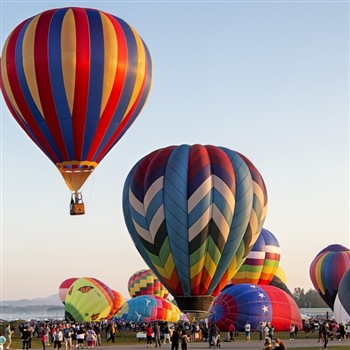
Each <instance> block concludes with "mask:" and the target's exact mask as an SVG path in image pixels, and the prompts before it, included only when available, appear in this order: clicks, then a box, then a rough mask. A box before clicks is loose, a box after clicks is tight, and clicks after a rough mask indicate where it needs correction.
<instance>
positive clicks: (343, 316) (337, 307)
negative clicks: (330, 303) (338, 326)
mask: <svg viewBox="0 0 350 350" xmlns="http://www.w3.org/2000/svg"><path fill="white" fill-rule="evenodd" d="M348 294H349V290H348ZM333 311H334V319H335V320H336V321H337V322H338V323H339V322H348V321H349V320H350V315H349V313H348V312H347V311H346V310H345V308H344V306H343V304H342V302H341V301H340V299H339V293H338V294H337V296H336V297H335V300H334V310H333Z"/></svg>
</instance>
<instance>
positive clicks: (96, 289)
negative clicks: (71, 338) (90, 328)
mask: <svg viewBox="0 0 350 350" xmlns="http://www.w3.org/2000/svg"><path fill="white" fill-rule="evenodd" d="M114 300H115V296H114V294H113V291H112V290H111V289H110V288H109V287H108V286H107V285H106V284H104V283H103V282H101V281H99V280H97V279H96V278H89V277H83V278H78V279H77V280H76V281H75V282H73V284H72V285H71V287H70V289H69V291H68V293H67V295H66V304H65V308H64V311H65V318H66V319H67V320H69V321H71V322H90V321H100V320H103V319H107V318H109V317H110V313H111V311H112V308H113V304H114Z"/></svg>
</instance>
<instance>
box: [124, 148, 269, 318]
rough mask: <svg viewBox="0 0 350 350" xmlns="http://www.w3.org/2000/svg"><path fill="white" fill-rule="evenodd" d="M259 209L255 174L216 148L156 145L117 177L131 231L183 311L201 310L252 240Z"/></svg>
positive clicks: (260, 189)
mask: <svg viewBox="0 0 350 350" xmlns="http://www.w3.org/2000/svg"><path fill="white" fill-rule="evenodd" d="M266 210H267V193H266V188H265V184H264V181H263V179H262V177H261V175H260V174H259V172H258V171H257V169H256V168H255V167H254V165H253V164H252V163H251V162H250V161H249V160H248V159H247V158H246V157H245V156H243V155H242V154H240V153H238V152H235V151H232V150H229V149H227V148H224V147H216V146H210V145H207V146H202V145H193V146H190V145H180V146H169V147H166V148H162V149H158V150H156V151H154V152H152V153H150V154H149V155H147V156H145V157H144V158H142V159H141V160H140V161H139V162H138V163H137V164H136V165H135V166H134V167H133V168H132V170H131V171H130V173H129V175H128V177H127V179H126V181H125V184H124V191H123V212H124V219H125V222H126V225H127V228H128V231H129V233H130V235H131V238H132V240H133V242H134V244H135V246H136V248H137V249H138V251H139V253H140V254H141V256H142V257H143V259H144V260H145V262H146V263H147V265H148V266H149V267H150V269H151V270H152V271H153V272H154V273H155V274H156V275H157V277H158V278H159V279H160V281H161V282H162V283H163V284H164V286H165V287H166V288H167V289H168V290H169V292H170V293H171V294H172V295H173V296H174V298H175V300H176V302H177V304H178V306H179V308H180V309H181V310H182V311H183V312H193V311H199V312H200V311H207V310H208V308H209V306H210V303H211V302H212V300H213V295H216V294H217V293H219V292H220V290H221V289H222V288H223V287H224V286H225V285H226V284H227V282H228V281H229V280H230V279H231V278H232V276H233V275H234V274H235V273H236V272H237V270H238V269H239V267H240V266H241V264H242V263H243V261H244V259H245V258H246V257H247V255H248V254H249V252H250V250H251V248H252V247H253V245H254V243H255V241H256V240H257V239H258V237H259V234H260V231H261V228H262V225H263V222H264V219H265V216H266Z"/></svg>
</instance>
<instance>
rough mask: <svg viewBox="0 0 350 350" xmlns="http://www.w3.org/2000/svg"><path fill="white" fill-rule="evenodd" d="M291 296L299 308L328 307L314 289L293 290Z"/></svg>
mask: <svg viewBox="0 0 350 350" xmlns="http://www.w3.org/2000/svg"><path fill="white" fill-rule="evenodd" d="M292 296H293V299H294V301H295V302H296V304H297V305H298V307H299V308H319V307H329V306H328V305H327V304H326V303H325V302H324V301H323V299H322V298H321V297H320V295H319V294H318V292H317V291H316V290H315V289H309V290H308V291H307V292H305V290H304V288H300V287H298V288H294V292H293V294H292Z"/></svg>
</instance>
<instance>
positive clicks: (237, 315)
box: [209, 284, 302, 331]
mask: <svg viewBox="0 0 350 350" xmlns="http://www.w3.org/2000/svg"><path fill="white" fill-rule="evenodd" d="M247 321H248V322H249V323H250V325H251V329H252V330H257V329H258V327H259V324H260V322H270V323H271V324H272V325H273V326H274V328H275V330H276V331H287V330H289V327H290V325H291V324H292V323H293V324H297V325H298V327H299V329H300V330H301V329H302V320H301V315H300V312H299V308H298V306H297V305H296V303H295V301H294V300H293V299H292V298H291V297H290V296H289V295H288V294H287V293H285V292H284V291H282V290H281V289H279V288H276V287H273V286H268V285H254V284H238V285H232V286H229V287H227V288H226V289H225V290H224V291H222V292H221V293H220V294H219V295H218V296H217V297H216V298H215V299H214V301H213V304H212V306H211V307H210V311H209V323H210V324H212V323H214V322H215V323H217V326H218V327H219V329H220V330H221V331H228V327H229V325H230V324H231V323H233V324H237V325H238V330H239V331H244V326H245V324H246V322H247Z"/></svg>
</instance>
